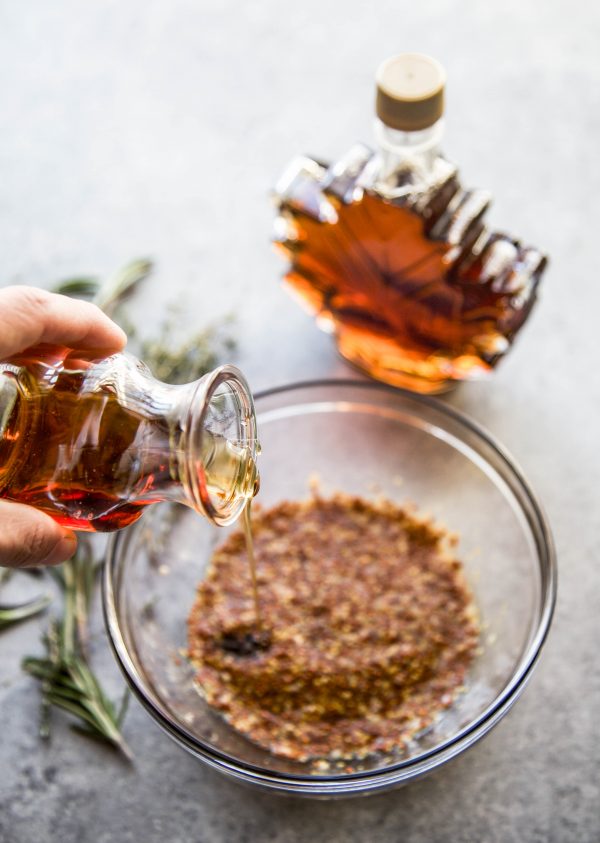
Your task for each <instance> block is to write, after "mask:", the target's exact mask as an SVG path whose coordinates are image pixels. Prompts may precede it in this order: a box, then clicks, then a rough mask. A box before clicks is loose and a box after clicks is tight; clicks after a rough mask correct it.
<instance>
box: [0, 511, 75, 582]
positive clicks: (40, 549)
mask: <svg viewBox="0 0 600 843" xmlns="http://www.w3.org/2000/svg"><path fill="white" fill-rule="evenodd" d="M76 549H77V539H76V538H75V536H74V535H73V533H72V532H71V531H70V530H66V529H65V528H64V527H61V526H60V525H59V524H57V523H56V521H53V520H52V518H50V516H49V515H46V514H45V513H44V512H40V511H39V510H37V509H33V508H32V507H30V506H25V505H23V504H20V503H13V502H12V501H0V565H3V566H6V567H9V568H31V567H35V566H37V565H58V564H59V563H60V562H64V561H65V560H66V559H69V558H70V557H71V556H72V555H73V554H74V553H75V550H76Z"/></svg>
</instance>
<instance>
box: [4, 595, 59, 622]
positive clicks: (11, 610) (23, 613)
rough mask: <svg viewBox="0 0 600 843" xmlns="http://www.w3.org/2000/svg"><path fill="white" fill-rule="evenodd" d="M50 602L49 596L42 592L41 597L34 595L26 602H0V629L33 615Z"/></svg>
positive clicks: (41, 610) (42, 609)
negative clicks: (11, 604) (3, 603)
mask: <svg viewBox="0 0 600 843" xmlns="http://www.w3.org/2000/svg"><path fill="white" fill-rule="evenodd" d="M50 602H51V597H50V596H49V595H47V594H44V595H42V596H41V597H36V598H35V599H34V600H28V601H27V602H26V603H19V604H17V605H15V606H5V605H2V604H0V630H2V629H6V628H7V627H9V626H12V625H13V624H15V623H19V622H20V621H24V620H26V619H27V618H31V617H33V616H34V615H38V614H39V613H40V612H43V611H44V609H45V608H46V607H47V606H48V604H49V603H50Z"/></svg>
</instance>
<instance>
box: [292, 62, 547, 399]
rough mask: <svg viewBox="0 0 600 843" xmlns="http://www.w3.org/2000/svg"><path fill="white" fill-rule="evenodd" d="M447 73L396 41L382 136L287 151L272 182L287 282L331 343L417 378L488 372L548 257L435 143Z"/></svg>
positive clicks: (382, 77)
mask: <svg viewBox="0 0 600 843" xmlns="http://www.w3.org/2000/svg"><path fill="white" fill-rule="evenodd" d="M444 86H445V73H444V70H443V68H442V67H441V66H440V65H439V64H438V63H437V62H436V61H434V60H433V59H431V58H429V57H428V56H422V55H419V54H414V53H411V54H403V55H400V56H396V57H394V58H392V59H389V60H388V61H387V62H384V63H383V64H382V65H381V67H380V68H379V71H378V73H377V100H376V110H377V120H376V123H375V134H376V139H377V144H378V149H377V151H376V152H373V151H372V150H371V149H369V148H368V147H367V146H364V145H363V144H358V145H356V146H354V147H352V148H351V149H350V151H349V152H348V153H347V154H346V155H344V156H343V157H342V158H340V159H339V160H338V161H336V162H334V163H332V164H327V163H324V162H322V161H317V160H314V159H312V158H307V157H298V158H295V159H294V160H293V161H292V162H291V163H290V165H289V166H288V168H287V169H286V171H285V172H284V174H283V176H282V178H281V179H280V181H279V183H278V184H277V186H276V191H275V193H276V201H277V206H278V215H277V219H276V225H275V242H276V244H277V245H278V246H279V248H280V249H281V251H282V252H283V254H284V255H285V256H286V257H287V258H288V260H289V262H290V267H289V270H288V272H287V275H286V282H287V285H288V286H289V288H290V289H291V291H292V292H294V293H295V294H297V296H298V297H299V298H300V300H301V302H303V303H304V304H305V305H306V306H307V307H308V309H309V310H310V311H311V312H312V313H314V314H315V315H316V316H317V319H318V323H319V325H320V326H321V327H323V328H324V329H325V330H328V331H331V332H332V333H333V334H334V335H335V339H336V342H337V345H338V348H339V350H340V352H341V354H342V355H343V356H344V357H345V358H346V359H348V360H349V361H350V362H352V363H353V364H355V365H357V366H359V367H360V368H361V369H363V370H365V371H366V372H367V373H369V374H370V375H372V376H373V377H375V378H378V379H379V380H382V381H385V382H387V383H391V384H394V385H398V386H405V387H408V388H411V389H414V390H416V391H419V392H441V391H443V390H444V389H447V388H448V387H449V386H450V385H451V384H452V382H453V381H457V380H464V379H473V378H479V377H482V376H485V375H487V374H489V373H490V372H491V371H492V369H493V368H494V367H495V366H496V364H497V363H498V362H499V361H500V360H501V359H502V357H503V356H504V355H505V354H506V353H507V352H508V351H509V349H510V347H511V345H512V342H513V340H514V338H515V336H516V334H517V332H518V331H519V329H520V328H521V327H522V325H523V324H524V322H525V320H526V319H527V316H528V315H529V313H530V311H531V308H532V306H533V304H534V302H535V298H536V291H537V287H538V284H539V281H540V277H541V274H542V272H543V270H544V267H545V265H546V258H545V257H544V255H543V254H541V253H540V252H539V251H538V250H537V249H535V248H530V247H525V246H522V245H521V244H520V243H519V241H517V240H515V239H513V238H511V237H509V236H507V235H505V234H500V233H498V232H493V231H490V230H489V228H488V227H487V226H486V224H485V222H484V219H483V218H484V215H485V212H486V211H487V208H488V207H489V204H490V196H489V194H488V193H487V192H485V191H483V190H468V189H466V188H463V187H462V185H461V184H460V181H459V178H458V171H457V168H456V167H455V166H454V165H453V164H451V163H450V162H449V161H448V160H447V159H446V158H444V157H443V156H442V154H441V152H440V142H441V139H442V135H443V119H442V115H443V107H444Z"/></svg>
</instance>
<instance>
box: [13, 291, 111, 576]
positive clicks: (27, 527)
mask: <svg viewBox="0 0 600 843" xmlns="http://www.w3.org/2000/svg"><path fill="white" fill-rule="evenodd" d="M126 341H127V337H126V336H125V334H124V333H123V331H122V330H121V329H120V328H119V327H118V325H115V323H114V322H112V321H111V320H110V319H109V318H108V316H106V315H105V314H104V313H103V312H102V311H101V310H100V309H99V308H97V307H96V306H95V305H93V304H89V303H88V302H83V301H77V300H76V299H70V298H68V297H67V296H60V295H57V294H56V293H48V292H46V291H45V290H39V289H37V288H35V287H5V288H4V289H2V290H0V360H5V359H6V358H8V357H11V356H13V355H15V354H18V353H19V352H21V351H25V350H26V349H27V348H31V347H33V346H36V345H40V344H42V343H47V344H51V345H58V346H66V347H68V348H73V349H77V351H81V352H82V355H83V354H85V355H86V356H87V355H88V354H89V355H90V356H94V357H105V356H108V355H109V354H114V353H115V352H117V351H120V350H121V349H122V348H123V347H124V345H125V343H126ZM76 548H77V539H76V538H75V534H74V533H73V532H72V531H71V530H68V529H66V528H65V527H61V526H60V525H59V524H57V523H56V521H54V520H53V519H52V518H50V516H49V515H46V514H45V513H44V512H40V511H39V510H37V509H33V507H30V506H25V505H24V504H20V503H15V502H13V501H6V500H0V565H4V566H9V567H13V568H23V567H30V566H35V565H58V564H59V563H60V562H64V561H65V560H66V559H68V558H69V557H71V556H72V555H73V553H74V552H75V550H76Z"/></svg>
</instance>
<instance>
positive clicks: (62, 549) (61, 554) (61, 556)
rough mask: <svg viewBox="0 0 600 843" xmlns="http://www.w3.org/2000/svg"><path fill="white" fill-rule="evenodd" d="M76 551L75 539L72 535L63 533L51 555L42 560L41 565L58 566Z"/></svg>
mask: <svg viewBox="0 0 600 843" xmlns="http://www.w3.org/2000/svg"><path fill="white" fill-rule="evenodd" d="M76 550H77V539H76V538H75V535H74V533H65V534H64V536H63V537H62V539H60V541H58V542H57V543H56V544H55V546H54V548H53V550H52V551H51V553H50V554H49V555H48V556H47V557H46V558H45V559H44V561H43V562H42V565H59V564H60V563H61V562H65V561H66V560H67V559H70V558H71V556H73V554H74V553H75V551H76Z"/></svg>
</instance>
